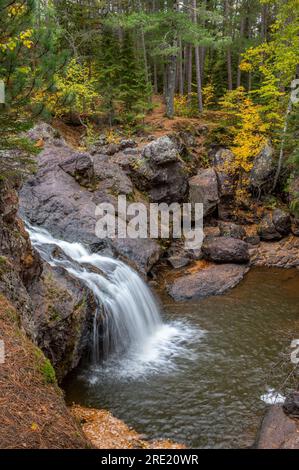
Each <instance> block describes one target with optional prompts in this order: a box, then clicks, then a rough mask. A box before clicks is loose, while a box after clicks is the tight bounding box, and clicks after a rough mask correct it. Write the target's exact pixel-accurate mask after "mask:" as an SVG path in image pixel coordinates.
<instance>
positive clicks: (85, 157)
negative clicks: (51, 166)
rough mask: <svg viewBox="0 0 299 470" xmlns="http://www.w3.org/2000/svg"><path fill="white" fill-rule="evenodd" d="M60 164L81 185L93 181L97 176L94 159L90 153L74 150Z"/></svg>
mask: <svg viewBox="0 0 299 470" xmlns="http://www.w3.org/2000/svg"><path fill="white" fill-rule="evenodd" d="M59 166H60V168H62V169H63V171H65V172H66V173H68V174H69V175H71V176H72V177H73V178H75V180H76V181H78V183H80V184H81V185H86V184H89V183H91V182H92V180H93V178H94V176H95V174H94V167H93V161H92V158H91V156H90V155H89V154H88V153H81V152H74V153H73V154H71V155H70V156H69V158H66V159H65V160H64V161H63V162H62V163H61V164H60V165H59Z"/></svg>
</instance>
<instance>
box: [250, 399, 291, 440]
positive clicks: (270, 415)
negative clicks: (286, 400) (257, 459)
mask: <svg viewBox="0 0 299 470" xmlns="http://www.w3.org/2000/svg"><path fill="white" fill-rule="evenodd" d="M256 447H257V448H258V449H299V421H298V419H296V420H295V419H291V418H289V417H288V416H287V415H286V414H285V413H284V412H283V409H282V407H281V406H280V405H275V406H271V407H270V408H269V410H268V411H267V413H266V415H265V417H264V419H263V422H262V426H261V429H260V431H259V435H258V439H257V443H256Z"/></svg>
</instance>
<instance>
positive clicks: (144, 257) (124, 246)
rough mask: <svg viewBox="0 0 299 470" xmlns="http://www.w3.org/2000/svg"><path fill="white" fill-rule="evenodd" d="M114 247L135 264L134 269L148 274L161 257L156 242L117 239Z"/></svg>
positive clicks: (148, 239)
mask: <svg viewBox="0 0 299 470" xmlns="http://www.w3.org/2000/svg"><path fill="white" fill-rule="evenodd" d="M113 247H114V249H115V250H116V251H117V253H118V254H120V255H121V256H122V257H124V259H125V260H130V261H131V262H132V263H133V267H134V269H137V270H139V271H140V272H141V273H143V274H147V273H148V272H149V271H150V270H151V269H152V267H153V266H154V264H155V263H157V261H158V260H159V258H160V256H161V248H160V246H159V244H158V243H157V242H156V241H155V240H151V239H150V238H147V239H134V240H133V239H130V238H124V239H122V238H116V239H115V240H114V242H113Z"/></svg>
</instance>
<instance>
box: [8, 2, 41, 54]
mask: <svg viewBox="0 0 299 470" xmlns="http://www.w3.org/2000/svg"><path fill="white" fill-rule="evenodd" d="M26 11H27V7H26V5H24V4H23V3H17V2H14V3H13V4H12V5H10V6H8V7H7V9H6V14H7V16H8V17H9V18H12V20H14V19H15V18H18V17H20V16H22V15H24V14H25V13H26ZM32 37H33V29H27V30H25V31H21V33H19V34H18V35H16V36H12V37H8V38H5V39H1V37H0V52H4V53H5V52H9V51H14V50H15V49H16V47H17V46H19V45H23V46H24V47H26V48H27V49H30V48H31V47H32V46H33V41H32Z"/></svg>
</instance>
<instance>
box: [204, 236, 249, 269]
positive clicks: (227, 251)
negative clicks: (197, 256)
mask: <svg viewBox="0 0 299 470" xmlns="http://www.w3.org/2000/svg"><path fill="white" fill-rule="evenodd" d="M202 252H203V255H204V257H205V258H206V259H208V260H211V261H215V262H216V263H247V262H248V261H249V251H248V245H247V243H245V242H243V241H242V240H238V239H236V238H230V237H217V238H208V239H206V240H205V241H204V243H203V245H202Z"/></svg>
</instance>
